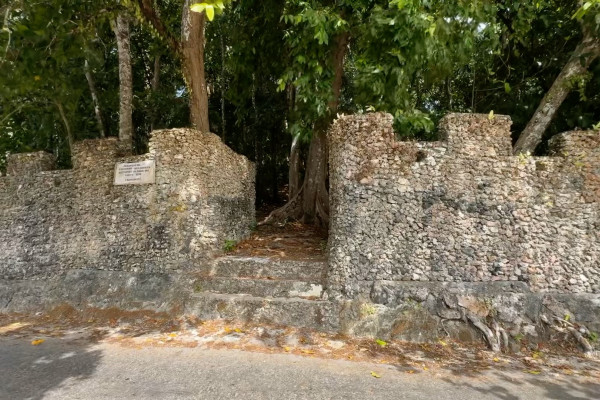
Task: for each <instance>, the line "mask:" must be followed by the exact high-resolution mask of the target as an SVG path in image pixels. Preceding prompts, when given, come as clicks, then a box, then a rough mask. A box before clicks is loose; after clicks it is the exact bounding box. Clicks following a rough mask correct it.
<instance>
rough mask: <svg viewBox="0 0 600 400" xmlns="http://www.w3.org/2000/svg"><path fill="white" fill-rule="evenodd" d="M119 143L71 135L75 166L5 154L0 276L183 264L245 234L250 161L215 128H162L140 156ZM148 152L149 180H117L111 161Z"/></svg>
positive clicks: (0, 185) (249, 217) (250, 205)
mask: <svg viewBox="0 0 600 400" xmlns="http://www.w3.org/2000/svg"><path fill="white" fill-rule="evenodd" d="M119 147H120V146H119V142H118V141H117V140H114V139H103V140H86V141H82V142H77V143H75V144H74V148H73V166H74V168H73V169H72V170H63V171H48V170H47V169H49V168H46V167H43V168H42V167H38V166H36V165H46V164H43V163H41V162H38V161H35V160H38V159H39V158H40V157H38V156H24V155H15V156H11V158H10V159H9V166H8V171H9V175H8V176H7V177H2V178H0V279H32V278H33V279H37V278H46V277H52V276H55V275H57V274H60V273H61V272H63V271H65V270H73V269H88V270H114V271H127V272H141V273H163V272H168V271H181V270H186V269H189V268H192V267H193V264H194V261H195V260H198V259H205V258H206V257H207V256H209V255H211V254H212V253H214V252H218V251H219V250H220V249H222V247H223V243H224V242H225V240H238V239H240V238H242V237H243V236H244V235H246V234H247V233H248V232H249V230H250V227H251V226H252V224H253V223H254V179H255V176H254V175H255V171H254V165H253V164H252V163H251V162H249V161H248V160H247V159H246V158H245V157H243V156H240V155H238V154H236V153H234V152H233V151H232V150H231V149H229V148H228V147H227V146H225V145H224V144H223V143H221V141H220V139H219V138H218V137H217V136H215V135H212V134H201V133H199V132H197V131H193V130H188V129H174V130H165V131H157V132H154V133H153V137H152V139H151V141H150V151H149V153H148V154H145V155H143V156H135V157H132V156H129V157H122V156H121V155H122V153H123V152H122V151H121V149H120V148H119ZM44 157H45V156H44ZM44 157H42V158H44ZM144 159H154V160H155V162H156V183H155V184H152V185H137V186H114V185H113V178H114V170H115V163H116V162H133V161H140V160H144ZM21 160H25V162H22V161H21ZM32 160H34V161H35V163H34V162H33V161H32ZM36 163H37V164H36ZM21 164H23V165H21ZM32 165H33V167H32ZM32 169H33V170H34V172H35V173H32V172H31V171H32ZM24 171H26V173H21V172H24Z"/></svg>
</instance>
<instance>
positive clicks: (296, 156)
mask: <svg viewBox="0 0 600 400" xmlns="http://www.w3.org/2000/svg"><path fill="white" fill-rule="evenodd" d="M289 165H290V167H289V168H290V169H289V173H288V196H289V197H288V198H289V199H291V198H293V197H294V196H295V195H296V194H298V192H299V191H300V168H301V167H302V160H301V159H300V137H299V135H296V136H294V140H293V141H292V148H291V150H290V163H289Z"/></svg>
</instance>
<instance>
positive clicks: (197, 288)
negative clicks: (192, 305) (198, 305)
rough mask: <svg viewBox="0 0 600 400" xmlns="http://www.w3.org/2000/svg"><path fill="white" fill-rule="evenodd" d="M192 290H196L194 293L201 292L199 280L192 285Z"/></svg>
mask: <svg viewBox="0 0 600 400" xmlns="http://www.w3.org/2000/svg"><path fill="white" fill-rule="evenodd" d="M194 292H196V293H200V292H202V284H201V283H200V282H197V283H196V285H194Z"/></svg>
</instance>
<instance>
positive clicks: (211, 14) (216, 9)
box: [190, 0, 227, 21]
mask: <svg viewBox="0 0 600 400" xmlns="http://www.w3.org/2000/svg"><path fill="white" fill-rule="evenodd" d="M226 3H227V2H226V1H223V0H215V1H208V2H203V3H195V4H192V5H191V6H190V9H191V10H192V11H193V12H197V13H201V12H204V13H206V18H208V20H209V21H212V20H213V19H215V13H217V14H222V13H223V11H224V10H225V4H226Z"/></svg>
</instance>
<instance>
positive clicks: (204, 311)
mask: <svg viewBox="0 0 600 400" xmlns="http://www.w3.org/2000/svg"><path fill="white" fill-rule="evenodd" d="M338 308H339V306H338V305H337V304H336V303H333V302H329V301H322V300H306V299H300V298H281V297H279V298H265V297H257V296H251V295H244V294H223V293H207V292H204V293H195V294H194V295H192V296H191V298H190V299H189V300H188V301H187V303H186V306H185V313H186V314H188V315H196V316H198V317H199V318H201V319H207V320H211V319H226V320H232V321H237V322H252V323H257V324H269V325H286V326H293V327H298V328H309V329H315V330H319V331H325V332H334V331H337V330H338V329H339V325H340V322H339V310H338Z"/></svg>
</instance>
